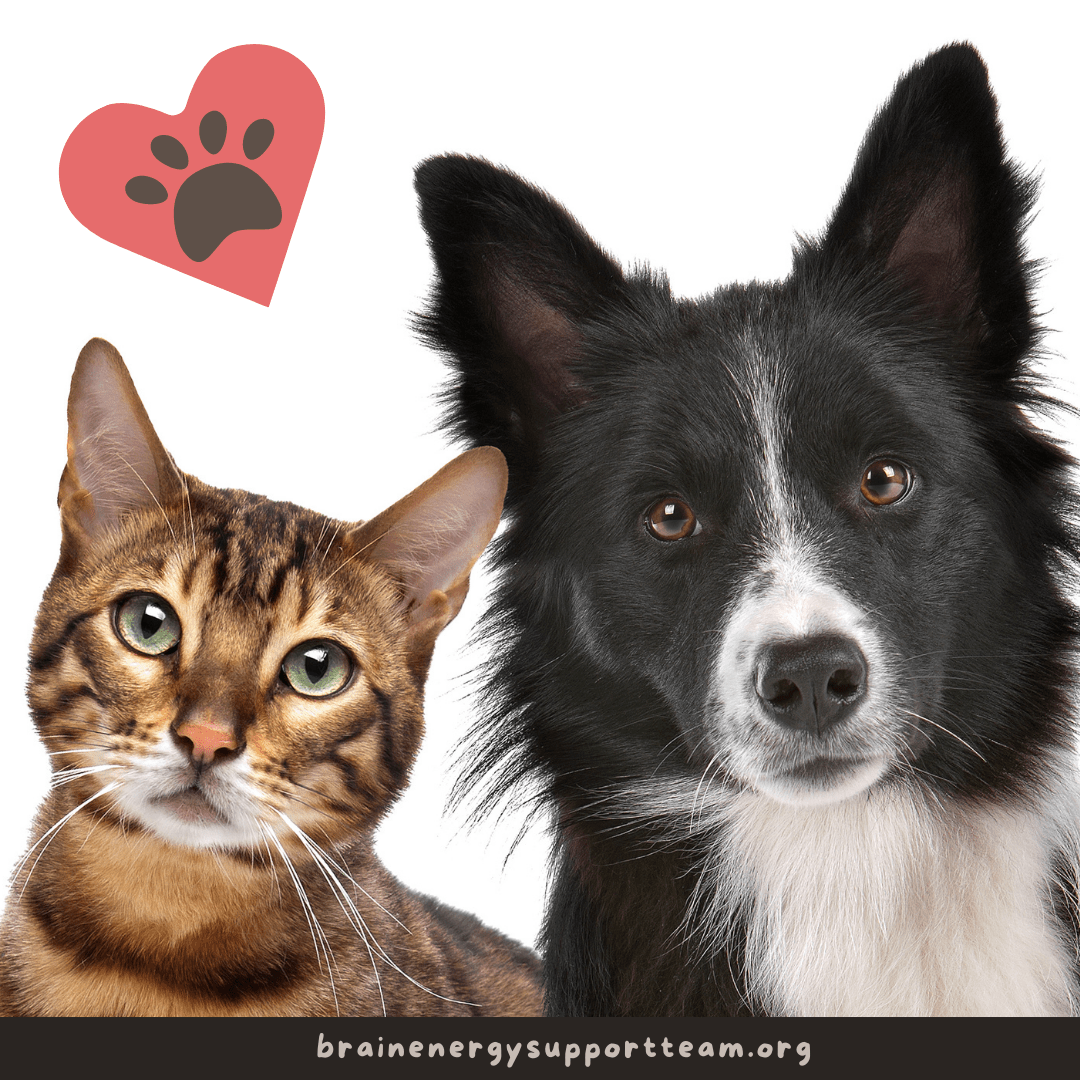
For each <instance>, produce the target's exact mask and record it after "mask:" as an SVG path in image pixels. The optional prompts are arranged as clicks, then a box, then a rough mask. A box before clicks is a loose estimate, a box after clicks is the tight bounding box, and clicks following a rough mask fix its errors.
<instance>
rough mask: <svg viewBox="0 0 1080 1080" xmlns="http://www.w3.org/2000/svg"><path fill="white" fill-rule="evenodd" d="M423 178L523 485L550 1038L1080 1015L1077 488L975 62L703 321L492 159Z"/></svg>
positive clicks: (471, 366) (514, 544) (491, 691)
mask: <svg viewBox="0 0 1080 1080" xmlns="http://www.w3.org/2000/svg"><path fill="white" fill-rule="evenodd" d="M416 184H417V190H418V192H419V196H420V204H421V214H422V219H423V224H424V227H425V229H426V230H427V233H428V237H429V239H430V244H431V250H432V253H433V256H434V261H435V265H436V271H437V273H436V281H435V285H434V288H433V293H432V296H431V298H430V301H429V304H428V307H427V309H426V311H425V313H424V314H423V315H422V316H420V318H419V320H418V322H419V326H420V329H421V333H422V334H423V336H424V337H425V339H426V340H427V341H428V342H430V343H431V344H433V345H434V346H435V347H436V348H438V349H439V350H441V351H442V352H444V353H445V354H446V355H447V356H448V357H449V358H450V361H451V363H452V365H453V371H454V375H453V379H452V383H451V385H450V387H449V389H448V391H447V394H446V403H447V407H448V411H447V425H448V427H449V428H450V430H452V431H453V432H454V433H455V434H456V435H457V436H458V437H459V438H461V439H462V440H463V441H464V442H467V443H471V444H475V445H484V444H494V445H496V446H498V447H499V448H500V449H501V450H502V451H503V453H505V455H506V457H507V459H508V461H509V465H510V492H509V497H508V501H507V505H508V508H509V525H508V528H507V530H506V531H505V534H504V536H503V537H502V538H501V540H500V541H499V546H498V554H497V559H498V565H499V567H500V571H501V578H500V584H499V587H498V591H497V594H496V599H495V600H494V603H493V607H492V610H491V612H490V613H489V622H488V630H489V632H490V634H491V635H492V637H493V640H494V643H495V646H496V647H495V649H494V650H493V657H494V659H493V661H492V663H491V668H490V671H489V673H488V675H489V678H488V680H487V683H486V685H487V696H486V699H485V702H486V706H487V707H486V708H485V709H484V711H483V714H482V720H481V726H480V728H479V731H478V733H477V736H478V738H477V743H476V752H475V754H474V756H473V757H472V759H471V760H470V762H469V771H468V772H467V773H466V774H465V775H464V777H463V779H462V788H463V789H465V790H475V789H476V785H478V784H481V785H484V786H482V787H481V788H480V790H482V791H483V792H485V793H486V803H487V804H490V803H491V802H494V801H498V800H499V799H501V798H503V797H504V796H507V795H508V794H509V793H511V792H517V793H518V794H519V795H520V794H521V793H526V794H529V795H531V797H536V798H539V799H540V804H541V805H542V806H545V807H547V806H550V807H553V808H554V812H555V816H556V821H557V851H556V858H555V863H556V866H555V871H554V874H555V877H554V880H553V882H552V884H551V888H550V896H549V905H548V911H547V915H546V920H545V927H544V945H545V952H546V960H545V964H546V983H547V991H546V992H547V1007H548V1011H549V1012H550V1013H551V1014H553V1015H575V1016H606V1015H634V1016H659V1015H700V1014H705V1015H724V1014H726V1015H748V1014H755V1015H762V1014H764V1015H1031V1014H1037V1015H1053V1014H1057V1015H1060V1014H1074V1013H1076V1012H1078V1011H1080V983H1078V934H1080V925H1078V916H1077V884H1078V882H1077V865H1078V856H1077V852H1078V844H1077V835H1076V834H1077V824H1078V821H1077V802H1076V798H1075V793H1076V789H1077V786H1078V785H1077V779H1076V764H1075V759H1074V757H1073V750H1074V747H1073V736H1074V729H1073V725H1072V719H1071V713H1070V709H1071V705H1070V697H1071V694H1072V690H1073V682H1072V670H1071V669H1072V664H1073V650H1074V645H1075V638H1076V632H1077V617H1076V614H1075V612H1074V610H1073V607H1072V605H1071V603H1070V602H1069V599H1068V597H1067V590H1068V588H1069V586H1070V585H1071V582H1072V577H1071V574H1072V572H1073V570H1074V568H1075V564H1076V559H1077V555H1078V541H1077V536H1076V533H1075V532H1074V530H1073V526H1072V524H1071V521H1072V518H1073V515H1074V512H1075V503H1074V494H1073V490H1072V487H1071V479H1070V470H1071V466H1072V462H1071V459H1070V458H1069V457H1068V456H1067V454H1066V453H1065V452H1064V451H1063V450H1062V449H1061V448H1060V447H1059V446H1058V445H1057V444H1055V442H1054V441H1053V440H1052V439H1050V438H1049V437H1048V436H1047V435H1046V434H1044V433H1043V432H1041V431H1040V430H1039V429H1038V427H1037V426H1036V424H1035V422H1034V419H1033V418H1034V417H1036V416H1038V414H1039V412H1040V410H1044V409H1045V408H1047V407H1050V406H1052V405H1053V403H1052V402H1051V401H1050V400H1049V399H1048V398H1047V397H1046V396H1045V395H1044V394H1043V393H1042V392H1041V391H1040V389H1039V384H1038V382H1037V380H1036V377H1035V375H1034V373H1033V370H1032V366H1031V360H1032V355H1033V353H1034V352H1035V351H1036V348H1037V345H1038V341H1039V334H1040V331H1039V328H1038V326H1037V325H1036V322H1035V315H1034V310H1033V302H1032V283H1033V266H1032V264H1031V263H1030V262H1028V261H1026V258H1025V251H1024V246H1023V230H1024V226H1025V224H1026V219H1027V218H1028V216H1029V214H1030V212H1031V209H1032V205H1033V201H1034V195H1035V184H1034V182H1033V181H1032V180H1031V179H1030V178H1029V177H1027V176H1025V175H1024V174H1023V173H1022V172H1021V171H1020V170H1019V169H1018V168H1017V167H1016V165H1015V164H1013V163H1012V162H1011V161H1010V160H1008V159H1007V158H1006V156H1005V148H1004V145H1003V142H1002V137H1001V132H1000V129H999V126H998V121H997V108H996V103H995V99H994V97H993V95H992V93H991V90H990V88H989V85H988V82H987V74H986V70H985V68H984V66H983V64H982V61H981V60H980V58H979V56H978V54H977V53H976V52H975V50H974V49H972V48H971V47H970V46H968V45H953V46H950V47H947V48H944V49H942V50H940V51H938V52H936V53H933V54H932V55H931V56H929V57H928V58H927V59H926V60H925V61H924V62H922V63H921V64H918V65H917V66H916V67H915V68H913V70H912V71H911V72H909V73H908V74H907V75H906V76H905V77H904V78H902V79H901V80H900V82H899V83H898V84H897V86H896V89H895V91H894V92H893V95H892V97H891V98H890V100H889V101H888V102H887V103H886V105H885V106H884V108H883V109H882V110H881V111H880V113H879V114H878V115H877V117H876V118H875V119H874V121H873V123H872V125H871V127H870V130H869V132H868V134H867V136H866V139H865V142H864V144H863V146H862V149H861V151H860V153H859V156H858V159H857V161H856V163H855V168H854V171H853V172H852V175H851V179H850V180H849V182H848V184H847V188H846V190H845V191H844V192H843V194H842V196H841V198H840V202H839V204H838V206H837V208H836V210H835V212H834V214H833V216H832V219H831V221H830V223H829V224H828V226H827V227H826V229H825V231H824V233H823V234H822V236H821V237H820V238H819V239H817V240H816V241H813V242H811V241H802V242H800V244H799V245H798V247H797V250H796V251H795V254H794V267H793V270H792V273H791V275H790V276H789V277H788V278H787V279H786V280H785V281H782V282H779V283H771V284H761V283H756V282H755V283H751V284H748V285H733V286H730V287H726V288H721V289H719V290H718V291H716V292H715V293H713V294H712V295H710V296H706V297H704V298H702V299H698V300H683V299H677V298H675V297H673V296H672V295H671V292H670V290H669V288H668V286H667V282H666V280H665V278H664V277H663V276H662V275H661V274H657V273H653V272H650V271H648V270H637V271H635V272H633V273H624V272H623V271H622V270H621V269H620V267H619V266H618V264H617V263H616V262H615V261H614V260H613V259H612V258H610V257H609V256H608V255H607V254H606V253H605V252H604V251H602V250H601V249H600V248H599V247H598V246H597V245H596V244H595V243H594V242H593V241H592V240H591V239H590V238H589V236H588V235H587V234H586V233H585V231H584V230H583V229H582V228H581V226H580V225H579V224H578V223H577V222H576V221H575V220H574V219H573V218H572V217H571V216H570V215H569V214H568V213H567V212H566V211H565V210H564V209H563V208H562V207H561V206H560V205H559V204H557V203H556V202H554V201H553V200H552V199H550V198H549V197H548V196H547V195H545V194H544V193H543V192H542V191H540V190H538V189H537V188H535V187H533V186H531V185H530V184H528V183H526V182H525V181H523V180H522V179H520V178H519V177H517V176H515V175H514V174H512V173H510V172H507V171H505V170H504V169H501V168H497V167H495V166H493V165H491V164H489V163H488V162H486V161H483V160H481V159H478V158H471V157H461V156H444V157H436V158H432V159H430V160H428V161H426V162H424V163H423V164H422V165H421V166H420V167H419V169H418V170H417V179H416Z"/></svg>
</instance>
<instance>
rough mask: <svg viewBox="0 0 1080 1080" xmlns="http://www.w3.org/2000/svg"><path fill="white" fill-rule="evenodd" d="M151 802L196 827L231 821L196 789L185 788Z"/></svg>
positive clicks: (225, 823)
mask: <svg viewBox="0 0 1080 1080" xmlns="http://www.w3.org/2000/svg"><path fill="white" fill-rule="evenodd" d="M151 801H152V802H153V803H154V805H155V806H160V807H162V808H163V809H165V810H168V811H169V812H170V813H171V814H174V815H175V816H176V817H178V818H179V819H180V820H181V821H190V822H192V823H194V824H196V825H211V824H213V825H227V824H228V823H229V819H228V818H227V817H225V815H224V814H222V813H221V812H220V811H219V810H217V809H216V808H215V807H214V806H213V805H212V804H211V803H210V801H209V800H208V799H207V798H206V796H205V795H204V794H203V793H202V792H201V791H200V790H199V789H198V788H195V787H189V788H185V789H184V790H183V791H178V792H176V793H175V794H173V795H163V796H161V797H160V798H157V799H152V800H151Z"/></svg>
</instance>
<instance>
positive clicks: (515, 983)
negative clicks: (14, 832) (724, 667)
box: [0, 340, 541, 1016]
mask: <svg viewBox="0 0 1080 1080" xmlns="http://www.w3.org/2000/svg"><path fill="white" fill-rule="evenodd" d="M68 424H69V434H68V462H67V468H66V469H65V470H64V473H63V476H62V478H61V481H60V496H59V503H60V510H61V520H62V526H63V539H62V543H61V549H60V561H59V564H58V566H57V568H56V572H55V573H54V575H53V578H52V581H51V582H50V584H49V587H48V589H47V590H46V592H45V596H44V599H43V601H42V604H41V609H40V612H39V613H38V618H37V624H36V627H35V631H34V639H33V644H32V648H31V656H30V702H31V706H32V709H33V716H34V721H35V723H36V725H37V727H38V729H39V732H40V734H41V737H42V738H43V740H44V741H45V744H46V746H47V748H48V750H49V752H50V753H51V754H52V755H53V757H52V760H53V762H54V763H55V764H54V786H53V789H52V791H51V793H50V794H49V796H48V797H47V799H46V800H45V803H44V805H43V806H42V808H41V810H40V812H39V814H38V816H37V819H36V822H35V826H34V832H33V837H32V840H33V843H32V846H31V848H30V850H29V852H28V853H27V856H26V858H25V859H24V860H23V862H22V864H21V866H20V868H19V869H18V870H17V871H16V874H15V878H14V882H13V887H12V892H11V895H10V897H9V900H8V905H7V911H6V914H5V916H4V921H3V924H2V928H0V1015H20V1016H40V1015H94V1016H101V1015H129V1016H130V1015H187V1016H205V1015H258V1016H287V1015H289V1016H296V1015H307V1016H323V1015H335V1014H337V1015H477V1014H479V1015H537V1014H539V1013H540V1011H541V1001H540V993H539V990H538V989H537V987H538V976H537V962H536V959H535V957H534V956H533V954H532V953H531V952H530V951H529V950H527V949H525V948H523V947H522V946H520V945H517V944H516V943H514V942H512V941H510V940H508V939H506V938H504V937H502V936H501V935H499V934H497V933H495V932H494V931H492V930H490V929H488V928H487V927H485V926H483V925H482V924H481V923H479V922H478V921H477V920H476V919H475V918H473V917H472V916H470V915H465V914H463V913H461V912H458V911H455V910H453V909H451V908H447V907H444V906H443V905H441V904H439V903H438V902H436V901H435V900H432V899H430V898H428V897H425V896H420V895H418V894H415V893H412V892H409V891H408V890H407V889H405V888H404V887H403V886H402V885H400V884H399V883H398V882H397V881H395V880H394V878H393V877H392V876H391V875H390V874H389V872H388V871H387V870H386V869H385V868H384V867H383V866H382V865H381V864H380V862H379V861H378V859H377V858H376V856H375V854H374V852H373V850H372V834H373V832H374V830H375V827H376V825H377V824H378V822H379V820H380V818H381V817H382V815H383V814H384V813H385V812H386V810H387V808H388V807H389V806H390V804H391V803H392V802H393V801H394V799H395V798H396V797H397V795H398V794H399V793H400V791H401V790H402V788H403V787H404V786H405V784H406V782H407V779H408V775H409V770H410V767H411V765H412V762H413V759H414V757H415V755H416V752H417V748H418V745H419V743H420V739H421V735H422V732H423V714H422V697H423V687H424V681H425V678H426V676H427V670H428V665H429V662H430V659H431V653H432V648H433V647H434V644H435V638H436V636H437V635H438V633H439V631H440V630H441V629H442V628H443V627H444V626H445V625H446V624H447V623H448V622H449V621H450V620H451V619H452V618H453V617H454V616H455V615H456V614H457V611H458V609H459V608H460V606H461V603H462V600H463V599H464V597H465V593H466V590H467V588H468V580H469V578H468V575H469V571H470V569H471V568H472V566H473V564H474V563H475V561H476V560H477V558H478V557H479V556H480V553H481V552H482V551H483V549H484V547H485V545H486V544H487V542H488V541H489V540H490V538H491V536H492V534H493V533H494V531H495V528H496V525H497V524H498V521H499V514H500V511H501V509H502V500H503V495H504V493H505V489H506V465H505V462H504V460H503V457H502V454H500V453H499V451H498V450H495V449H493V448H491V447H483V448H481V449H479V450H474V451H471V452H469V453H467V454H463V455H462V456H461V457H459V458H457V459H456V460H454V461H452V462H451V463H450V464H449V465H447V466H446V467H445V468H443V469H442V470H441V471H440V472H438V473H437V474H436V475H435V476H433V477H432V478H431V479H429V480H427V481H426V482H425V483H423V484H422V485H421V486H420V487H419V488H417V489H416V490H415V491H414V492H412V494H410V495H408V496H406V497H405V498H404V499H402V500H401V501H400V502H398V503H396V504H395V505H394V506H392V507H391V508H390V509H389V510H386V511H384V512H383V513H381V514H380V515H379V516H378V517H376V518H374V519H373V520H371V521H369V522H367V523H358V524H348V523H345V522H339V521H333V520H331V519H329V518H325V517H322V516H320V515H319V514H315V513H312V512H311V511H309V510H304V509H301V508H300V507H298V506H293V505H291V504H289V503H280V502H271V501H270V500H268V499H265V498H262V497H260V496H257V495H251V494H248V493H247V492H242V491H232V490H223V489H219V488H213V487H209V486H208V485H206V484H203V483H201V482H200V481H199V480H197V479H195V478H194V477H192V476H186V475H184V474H183V473H181V472H179V471H178V470H177V468H176V466H175V465H174V463H173V461H172V458H171V457H170V456H169V455H168V454H167V453H166V452H165V450H164V449H163V447H162V445H161V443H160V442H159V441H158V438H157V435H156V434H155V433H154V429H153V428H152V427H151V425H150V421H149V419H148V418H147V415H146V412H145V410H144V409H143V406H142V403H141V401H140V400H139V397H138V395H137V394H136V392H135V387H134V385H133V384H132V381H131V377H130V376H129V375H128V372H127V368H126V367H125V366H124V362H123V360H122V359H121V358H120V356H119V354H118V353H117V352H116V350H115V349H114V348H113V347H112V346H111V345H109V344H108V343H107V342H104V341H101V340H94V341H91V342H90V343H89V344H88V345H87V346H86V348H85V349H83V351H82V354H81V355H80V356H79V360H78V364H77V365H76V368H75V374H74V376H73V378H72V383H71V397H70V399H69V403H68Z"/></svg>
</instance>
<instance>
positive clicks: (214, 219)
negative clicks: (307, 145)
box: [124, 111, 281, 262]
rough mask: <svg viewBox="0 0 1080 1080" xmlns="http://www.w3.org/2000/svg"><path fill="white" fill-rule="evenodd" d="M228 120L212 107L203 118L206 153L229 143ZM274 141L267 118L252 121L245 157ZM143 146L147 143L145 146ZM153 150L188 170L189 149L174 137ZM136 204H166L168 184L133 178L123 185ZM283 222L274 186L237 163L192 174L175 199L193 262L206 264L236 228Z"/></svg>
mask: <svg viewBox="0 0 1080 1080" xmlns="http://www.w3.org/2000/svg"><path fill="white" fill-rule="evenodd" d="M227 135H228V122H227V121H226V119H225V117H224V115H222V114H221V113H220V112H217V111H211V112H208V113H206V115H204V116H203V118H202V120H201V121H200V122H199V142H200V143H201V145H202V148H203V149H204V150H205V151H206V152H207V153H208V154H214V155H216V154H219V153H221V151H222V149H223V148H224V146H225V140H226V137H227ZM273 140H274V125H273V124H272V123H271V122H270V121H269V120H266V119H262V120H255V121H253V122H252V123H251V124H249V125H248V127H247V129H246V130H245V132H244V137H243V141H242V146H243V151H244V157H246V158H247V159H248V161H256V160H257V159H258V158H260V157H261V156H262V155H263V154H264V153H266V151H267V150H268V149H269V147H270V144H271V143H272V142H273ZM144 145H145V144H144ZM150 153H151V154H153V156H154V157H155V158H156V159H157V160H158V161H159V162H161V164H162V165H165V166H166V167H167V168H170V169H175V170H176V171H177V172H183V171H186V170H187V168H188V165H189V163H190V159H189V156H188V152H187V148H186V147H185V146H184V144H183V143H182V142H180V140H179V139H175V138H173V137H172V136H171V135H157V136H155V137H154V138H153V139H151V140H150ZM124 191H125V192H126V194H127V197H128V198H129V199H131V200H132V202H137V203H141V204H143V205H146V206H153V205H156V204H159V203H164V202H167V201H168V199H169V190H168V188H167V187H166V186H165V185H164V184H163V183H161V181H160V180H156V179H155V178H154V177H152V176H133V177H132V178H131V179H130V180H129V181H128V182H127V184H126V185H125V186H124ZM280 224H281V203H280V202H279V201H278V198H277V196H276V195H275V194H274V192H273V191H272V190H271V188H270V185H269V184H267V183H266V181H265V180H263V178H262V177H261V176H260V175H259V174H258V173H257V172H255V171H254V170H253V169H250V168H248V166H246V165H241V164H240V163H239V162H234V161H219V162H215V163H214V164H212V165H207V166H205V167H204V168H202V169H199V170H198V171H197V172H194V173H192V174H191V175H190V176H189V177H188V178H187V179H186V180H184V182H183V183H182V184H181V185H180V187H179V189H178V190H177V192H176V197H175V198H174V199H173V225H174V227H175V229H176V239H177V242H178V243H179V244H180V249H181V250H182V251H183V253H184V254H185V255H186V256H187V257H188V258H189V259H191V260H192V261H193V262H203V261H204V260H206V259H208V258H209V257H210V256H211V255H213V253H214V252H215V251H216V250H217V249H218V247H219V245H220V244H221V242H222V241H223V240H224V239H225V238H226V237H227V236H231V235H232V234H233V233H234V232H240V231H242V230H244V229H274V228H276V227H277V226H278V225H280Z"/></svg>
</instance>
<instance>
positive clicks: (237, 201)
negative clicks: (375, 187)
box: [60, 45, 324, 305]
mask: <svg viewBox="0 0 1080 1080" xmlns="http://www.w3.org/2000/svg"><path fill="white" fill-rule="evenodd" d="M323 117H324V109H323V96H322V91H321V90H320V89H319V84H318V82H316V80H315V76H314V75H312V74H311V72H310V71H309V70H308V69H307V68H306V67H305V66H304V65H303V64H302V63H301V62H300V61H299V60H297V59H296V57H295V56H293V55H291V54H290V53H287V52H284V51H283V50H282V49H275V48H272V47H271V46H269V45H240V46H238V47H237V48H235V49H228V50H226V51H225V52H223V53H218V55H217V56H215V57H214V58H213V59H212V60H211V61H210V62H209V63H208V64H207V65H206V67H204V68H203V69H202V71H201V72H200V73H199V77H198V78H197V79H196V80H195V85H194V86H193V87H192V88H191V95H190V97H189V98H188V101H187V107H186V108H185V109H184V111H183V112H182V113H180V114H179V115H177V116H169V115H168V114H166V113H160V112H155V111H154V110H153V109H147V108H145V107H144V106H142V105H106V106H105V108H103V109H98V110H97V112H95V113H91V114H90V115H89V116H88V117H87V118H86V119H85V120H83V122H82V123H81V124H79V126H78V127H77V128H76V129H75V130H74V131H73V132H72V133H71V135H70V136H69V137H68V141H67V142H66V143H65V145H64V152H63V153H62V154H61V156H60V190H61V191H62V192H63V195H64V201H65V202H66V203H67V205H68V209H69V210H70V211H71V212H72V213H73V214H74V215H75V217H77V218H78V219H79V221H81V222H82V223H83V225H85V226H86V227H87V228H88V229H89V230H90V231H91V232H93V233H96V234H97V235H98V236H100V237H102V239H104V240H108V241H109V242H110V243H113V244H117V245H119V246H120V247H122V248H127V249H128V250H129V251H134V252H135V253H136V254H138V255H144V256H145V257H146V258H148V259H153V260H154V261H155V262H159V263H163V264H164V265H165V266H171V267H172V268H173V269H174V270H179V271H180V272H181V273H184V274H190V275H191V276H192V277H196V278H200V279H201V280H203V281H207V282H209V283H210V284H211V285H217V286H218V287H219V288H222V289H228V290H229V292H234V293H238V294H239V295H240V296H246V297H247V298H248V299H249V300H254V301H256V302H257V303H260V304H265V305H269V303H270V298H271V297H272V296H273V295H274V287H275V286H276V285H277V279H278V275H279V274H280V273H281V265H282V263H283V262H284V261H285V252H286V251H287V250H288V247H289V240H290V239H291V238H292V233H293V228H294V227H295V226H296V219H297V217H298V215H299V213H300V204H301V203H302V202H303V201H304V192H305V191H306V190H307V186H308V181H309V180H310V179H311V170H312V169H313V168H314V166H315V157H316V155H317V154H318V152H319V144H320V142H321V141H322V131H323Z"/></svg>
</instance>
